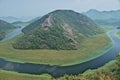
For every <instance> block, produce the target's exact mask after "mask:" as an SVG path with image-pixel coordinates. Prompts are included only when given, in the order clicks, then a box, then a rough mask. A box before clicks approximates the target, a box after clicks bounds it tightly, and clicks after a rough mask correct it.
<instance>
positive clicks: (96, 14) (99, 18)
mask: <svg viewBox="0 0 120 80" xmlns="http://www.w3.org/2000/svg"><path fill="white" fill-rule="evenodd" d="M83 14H85V15H87V16H88V17H90V18H91V19H93V20H94V21H95V22H96V23H98V24H100V25H113V26H119V25H120V10H113V11H98V10H95V9H91V10H89V11H87V12H85V13H83Z"/></svg>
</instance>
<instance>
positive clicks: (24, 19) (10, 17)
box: [0, 16, 35, 23]
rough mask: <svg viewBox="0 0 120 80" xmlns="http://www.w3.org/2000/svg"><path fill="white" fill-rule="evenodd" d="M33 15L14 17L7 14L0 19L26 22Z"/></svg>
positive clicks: (10, 21) (11, 21)
mask: <svg viewBox="0 0 120 80" xmlns="http://www.w3.org/2000/svg"><path fill="white" fill-rule="evenodd" d="M34 18H35V17H32V16H28V17H20V18H16V17H12V16H8V17H0V19H1V20H4V21H7V22H9V23H13V22H16V21H23V22H28V21H30V20H32V19H34Z"/></svg>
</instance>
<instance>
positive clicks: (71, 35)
mask: <svg viewBox="0 0 120 80" xmlns="http://www.w3.org/2000/svg"><path fill="white" fill-rule="evenodd" d="M23 32H24V36H23V37H21V38H20V39H18V40H17V41H16V42H15V43H14V44H13V47H14V48H17V49H62V50H63V49H66V50H71V49H72V50H75V49H78V45H79V44H80V42H81V40H83V39H84V38H86V37H91V36H95V35H97V34H100V33H103V31H102V29H101V28H99V27H98V26H97V25H96V24H95V23H94V21H92V20H91V19H90V18H88V17H86V16H84V15H82V14H80V13H77V12H74V11H72V10H56V11H53V12H51V13H48V14H47V15H45V16H43V17H42V18H41V19H39V20H37V21H35V22H33V23H31V24H30V25H28V26H27V27H25V28H24V29H23Z"/></svg>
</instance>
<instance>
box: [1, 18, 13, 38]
mask: <svg viewBox="0 0 120 80" xmlns="http://www.w3.org/2000/svg"><path fill="white" fill-rule="evenodd" d="M14 28H15V26H13V25H12V24H10V23H7V22H5V21H3V20H0V40H2V39H3V38H4V37H5V35H6V34H8V33H9V32H10V31H11V30H13V29H14Z"/></svg>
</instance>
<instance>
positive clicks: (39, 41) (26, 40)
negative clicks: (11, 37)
mask: <svg viewBox="0 0 120 80" xmlns="http://www.w3.org/2000/svg"><path fill="white" fill-rule="evenodd" d="M62 32H63V29H61V28H59V27H52V28H50V29H49V30H47V31H45V30H36V31H35V32H33V33H32V34H29V35H25V36H23V37H22V39H18V40H17V42H16V43H14V44H13V47H14V48H16V49H17V48H18V49H50V48H52V49H55V50H58V49H67V50H69V49H77V48H76V46H75V45H74V44H72V43H74V41H73V40H72V39H69V38H67V37H65V36H64V34H63V33H62Z"/></svg>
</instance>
